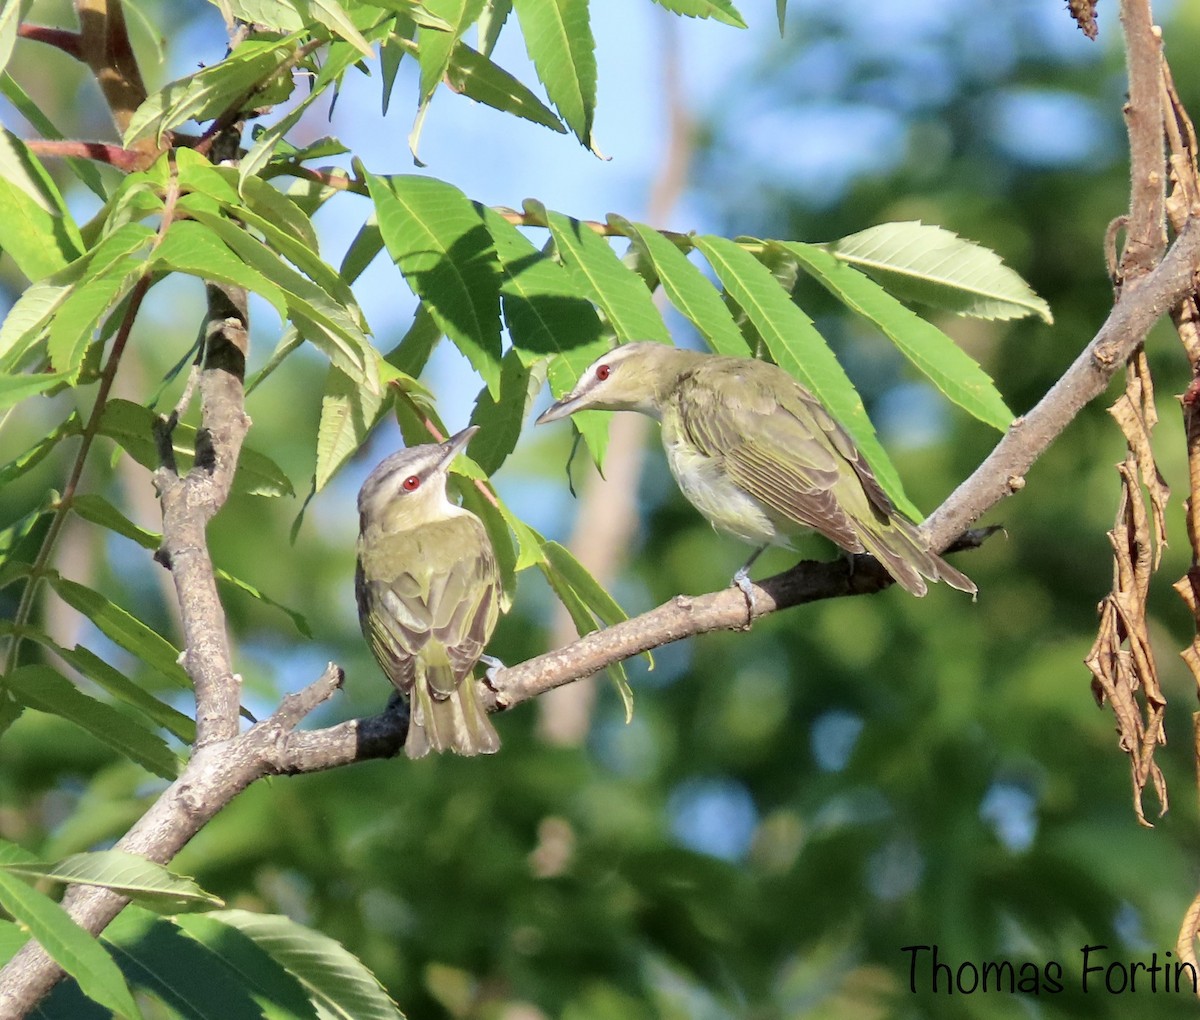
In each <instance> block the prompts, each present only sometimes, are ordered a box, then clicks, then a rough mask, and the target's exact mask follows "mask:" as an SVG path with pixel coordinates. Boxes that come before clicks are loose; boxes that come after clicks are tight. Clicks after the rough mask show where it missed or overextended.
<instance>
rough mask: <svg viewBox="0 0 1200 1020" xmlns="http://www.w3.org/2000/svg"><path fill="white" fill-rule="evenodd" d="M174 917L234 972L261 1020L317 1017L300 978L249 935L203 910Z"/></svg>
mask: <svg viewBox="0 0 1200 1020" xmlns="http://www.w3.org/2000/svg"><path fill="white" fill-rule="evenodd" d="M174 920H175V924H176V925H177V926H178V928H179V929H180V930H181V931H182V932H183V933H184V934H185V935H187V936H188V937H189V938H192V939H195V940H196V941H197V942H199V943H200V944H201V945H202V946H204V948H205V949H207V950H208V951H209V952H210V953H212V954H213V955H214V956H215V957H217V958H218V959H219V960H220V961H221V962H222V963H224V964H225V966H227V967H229V968H230V970H232V971H233V972H234V973H235V974H236V975H237V977H238V980H239V982H240V984H241V985H242V987H243V988H245V990H246V991H247V992H248V993H249V994H250V996H251V997H252V998H253V999H254V1001H255V1002H256V1003H258V1005H259V1007H260V1008H261V1009H262V1015H263V1017H264V1018H265V1020H317V1016H318V1014H317V1011H316V1009H315V1008H314V1007H313V1004H312V1003H311V1002H310V1001H309V999H308V996H307V995H306V994H305V992H304V988H303V986H302V985H301V984H300V982H299V981H298V980H297V979H296V978H295V977H294V976H293V975H291V974H289V973H288V972H287V970H285V969H284V968H283V967H281V966H280V965H279V964H278V963H276V962H275V961H274V960H273V959H271V957H270V956H268V955H267V954H266V953H265V952H263V951H262V949H260V948H259V947H258V945H256V944H255V942H254V941H253V940H252V939H250V938H248V937H247V936H245V935H243V934H242V933H241V932H240V931H238V930H237V929H236V928H231V927H229V925H226V924H221V923H220V922H219V921H214V920H213V919H212V918H211V917H206V916H205V915H203V914H185V915H183V916H181V917H177V918H175V919H174Z"/></svg>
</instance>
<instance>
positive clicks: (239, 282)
mask: <svg viewBox="0 0 1200 1020" xmlns="http://www.w3.org/2000/svg"><path fill="white" fill-rule="evenodd" d="M152 264H153V265H155V266H158V267H161V268H163V269H169V270H173V271H175V272H179V273H186V274H188V275H189V276H195V277H197V278H199V279H201V280H212V281H213V282H216V283H227V284H232V285H233V286H237V287H245V288H246V289H247V290H249V291H252V292H253V293H255V294H257V295H258V296H259V297H262V298H265V299H266V301H267V302H268V303H269V304H270V305H271V306H272V307H273V308H274V309H275V311H277V312H278V313H279V317H280V318H281V319H284V318H287V300H286V298H285V297H284V295H283V291H281V290H280V289H279V288H278V287H276V286H275V284H273V283H271V282H270V281H269V280H268V279H267V278H266V277H265V276H263V275H262V273H260V272H258V271H257V270H255V269H252V268H251V267H250V266H248V265H246V263H245V262H243V261H242V259H240V258H239V257H238V256H237V255H235V254H234V253H233V252H232V251H230V250H229V248H228V247H227V246H226V245H225V243H224V242H223V241H222V240H221V239H220V237H218V236H217V235H216V234H215V233H213V231H212V230H210V229H209V228H208V227H207V226H205V225H204V224H203V223H198V222H197V221H196V220H175V221H174V222H173V223H172V224H171V225H170V227H168V228H167V233H166V236H165V237H164V238H163V241H162V244H160V245H159V246H158V247H157V248H156V249H155V250H154V255H153V256H152ZM53 335H54V334H53V330H52V331H51V338H53Z"/></svg>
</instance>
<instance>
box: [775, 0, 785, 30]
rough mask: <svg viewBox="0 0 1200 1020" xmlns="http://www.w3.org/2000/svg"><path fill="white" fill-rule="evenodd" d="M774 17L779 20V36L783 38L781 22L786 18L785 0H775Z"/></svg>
mask: <svg viewBox="0 0 1200 1020" xmlns="http://www.w3.org/2000/svg"><path fill="white" fill-rule="evenodd" d="M775 17H776V18H777V19H778V20H779V36H780V38H783V23H784V21H785V20H786V18H787V0H775Z"/></svg>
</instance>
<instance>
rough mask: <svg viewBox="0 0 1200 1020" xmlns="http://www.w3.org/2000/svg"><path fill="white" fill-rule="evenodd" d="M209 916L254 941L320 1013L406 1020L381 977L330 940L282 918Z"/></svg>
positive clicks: (355, 1019)
mask: <svg viewBox="0 0 1200 1020" xmlns="http://www.w3.org/2000/svg"><path fill="white" fill-rule="evenodd" d="M206 916H207V917H209V918H211V919H213V920H214V921H219V922H221V923H222V924H227V925H229V926H230V927H232V928H236V929H237V930H238V931H240V932H241V933H242V934H244V935H247V936H249V937H250V938H251V939H253V940H254V942H255V943H256V944H257V945H258V946H259V948H260V949H262V950H264V951H265V952H266V953H267V955H268V956H270V957H271V958H272V959H273V960H275V962H276V963H278V964H279V965H280V966H282V967H283V968H284V969H285V970H286V971H287V972H288V973H290V974H292V975H293V976H294V977H295V978H297V979H298V980H299V981H300V983H301V984H303V985H304V987H305V988H306V989H307V991H308V994H309V997H310V998H311V999H312V1001H313V1002H314V1003H315V1004H316V1005H317V1008H318V1009H319V1010H323V1011H327V1012H328V1013H329V1014H330V1015H332V1016H334V1017H344V1018H345V1020H404V1014H403V1013H401V1012H400V1010H399V1009H398V1008H397V1006H396V1004H395V1003H394V1002H392V1000H391V999H390V998H389V997H388V994H387V992H385V991H384V989H383V986H382V985H380V984H379V981H378V980H377V979H376V978H375V975H374V974H372V973H371V972H370V971H369V970H368V969H367V968H366V966H365V965H364V964H363V963H362V961H361V960H359V959H358V958H357V957H355V956H353V955H352V954H351V953H349V952H348V951H347V950H346V949H345V947H344V946H342V945H341V944H340V943H338V942H335V941H334V940H333V939H331V938H329V936H328V935H322V934H321V933H320V932H316V931H313V930H312V929H310V928H305V927H304V926H303V925H301V924H297V923H296V922H295V921H293V920H291V918H288V917H283V916H281V915H277V914H254V913H251V912H250V911H247V910H215V911H213V912H211V913H209V914H207V915H206Z"/></svg>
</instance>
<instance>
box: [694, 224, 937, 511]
mask: <svg viewBox="0 0 1200 1020" xmlns="http://www.w3.org/2000/svg"><path fill="white" fill-rule="evenodd" d="M696 247H697V248H699V249H700V251H701V252H702V253H703V254H704V257H705V258H706V259H708V263H709V265H711V266H712V268H713V271H714V272H715V273H716V274H717V277H718V278H719V279H720V281H721V283H723V284H724V285H725V290H726V292H727V293H728V294H729V296H730V297H731V298H732V299H733V300H734V301H735V302H737V304H738V305H739V306H740V307H741V308H742V309H743V310H744V311H745V313H746V315H747V316H748V317H749V320H750V322H751V323H752V324H753V326H754V328H755V329H756V330H757V331H758V333H759V335H760V336H761V337H762V338H763V342H764V343H765V344H766V345H767V349H768V350H769V351H770V352H771V356H772V357H773V358H774V359H775V362H776V364H778V365H779V366H780V367H781V368H783V369H784V370H785V371H787V372H788V373H790V374H791V375H792V376H794V377H795V378H797V379H799V380H800V381H801V382H802V383H803V384H804V385H805V386H807V387H808V389H809V390H811V391H812V393H813V394H814V395H815V396H816V397H817V399H818V400H820V401H821V403H822V404H824V405H825V407H826V408H828V410H829V411H830V413H831V414H832V415H833V416H834V417H835V418H836V419H837V420H838V421H839V422H840V423H841V424H842V426H843V428H845V429H846V431H848V432H849V433H850V435H851V437H852V438H853V439H854V442H855V443H856V444H857V446H858V448H859V450H860V451H861V452H862V454H863V456H864V457H865V458H866V459H867V461H868V463H870V465H871V468H872V470H873V471H874V472H875V476H876V477H877V478H878V479H879V483H880V485H882V486H883V488H884V489H885V491H886V492H887V493H888V495H889V496H891V497H892V499H893V500H894V501H895V503H896V505H897V506H899V507H900V508H901V509H902V510H903V511H904V512H905V513H907V514H909V515H910V516H913V517H914V518H915V519H918V520H919V519H920V512H919V511H918V510H917V508H916V507H915V506H913V504H912V502H911V501H910V500H909V499H908V498H907V497H906V496H905V495H904V489H903V487H902V486H901V484H900V476H899V475H898V474H897V473H896V469H895V468H894V467H893V466H892V462H891V459H890V458H889V457H888V455H887V453H886V451H885V450H884V448H883V446H882V444H881V443H880V442H879V439H878V438H877V437H876V435H875V428H874V426H873V425H872V424H871V420H870V419H869V418H868V417H867V411H866V408H865V407H863V402H862V398H861V397H860V396H859V395H858V391H857V390H855V388H854V385H853V384H852V383H851V382H850V380H849V378H848V377H847V376H846V373H845V370H844V369H843V368H842V366H841V365H840V364H839V363H838V360H837V358H835V357H834V355H833V352H832V351H831V350H830V349H829V347H828V345H827V344H826V343H825V338H824V337H822V336H821V334H820V333H818V332H817V330H816V328H815V327H814V326H813V324H812V320H811V319H809V317H808V316H807V315H805V314H804V312H803V311H801V310H800V308H799V307H798V306H797V305H796V304H795V303H794V302H793V301H792V299H791V297H790V295H788V294H787V293H785V292H784V290H783V288H782V287H780V286H779V283H778V281H777V280H776V279H775V277H774V276H773V275H772V274H771V271H770V270H769V269H767V267H766V266H764V265H763V264H762V263H761V262H759V261H758V259H756V258H755V257H754V256H753V255H751V254H750V253H749V252H748V251H746V249H745V248H743V247H742V246H741V245H738V244H735V243H734V242H733V241H730V240H728V239H727V238H724V237H710V236H705V237H697V238H696Z"/></svg>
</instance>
